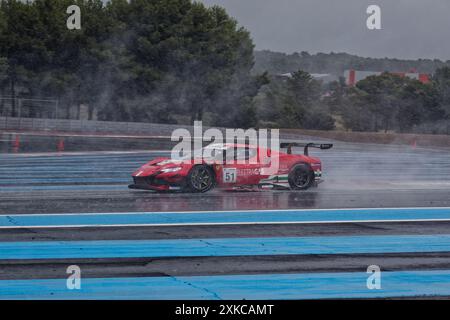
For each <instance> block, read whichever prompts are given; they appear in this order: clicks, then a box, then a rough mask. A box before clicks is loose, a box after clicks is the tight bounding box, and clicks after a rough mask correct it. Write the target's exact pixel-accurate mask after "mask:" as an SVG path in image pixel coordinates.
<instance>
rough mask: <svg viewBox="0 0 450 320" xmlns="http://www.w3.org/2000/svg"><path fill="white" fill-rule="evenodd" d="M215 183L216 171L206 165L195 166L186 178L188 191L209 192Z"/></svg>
mask: <svg viewBox="0 0 450 320" xmlns="http://www.w3.org/2000/svg"><path fill="white" fill-rule="evenodd" d="M214 185H215V178H214V172H213V171H212V170H211V168H209V167H208V166H205V165H198V166H195V167H193V168H192V169H191V171H190V172H189V174H188V176H187V178H186V191H188V192H207V191H209V190H211V189H212V188H213V187H214Z"/></svg>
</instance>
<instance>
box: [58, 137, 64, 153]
mask: <svg viewBox="0 0 450 320" xmlns="http://www.w3.org/2000/svg"><path fill="white" fill-rule="evenodd" d="M57 148H58V152H62V151H64V139H63V138H61V139H59V142H58V147H57Z"/></svg>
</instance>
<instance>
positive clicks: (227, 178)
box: [223, 168, 237, 183]
mask: <svg viewBox="0 0 450 320" xmlns="http://www.w3.org/2000/svg"><path fill="white" fill-rule="evenodd" d="M236 178H237V173H236V168H223V182H224V183H235V182H236Z"/></svg>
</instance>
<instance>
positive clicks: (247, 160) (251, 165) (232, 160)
mask: <svg viewBox="0 0 450 320" xmlns="http://www.w3.org/2000/svg"><path fill="white" fill-rule="evenodd" d="M227 153H228V155H230V154H232V152H231V151H228V150H227ZM257 156H258V152H257V148H256V147H250V146H245V147H237V148H236V149H235V152H234V154H233V155H232V157H230V156H227V158H226V160H227V161H225V163H224V164H223V165H222V167H221V174H219V175H220V182H221V184H223V185H224V186H225V187H226V186H235V185H254V184H258V182H259V179H260V165H259V163H258V160H257V159H258V158H257Z"/></svg>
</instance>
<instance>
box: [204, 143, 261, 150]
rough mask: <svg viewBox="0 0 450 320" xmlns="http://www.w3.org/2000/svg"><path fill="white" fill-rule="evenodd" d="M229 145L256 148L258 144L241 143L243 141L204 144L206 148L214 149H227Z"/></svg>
mask: <svg viewBox="0 0 450 320" xmlns="http://www.w3.org/2000/svg"><path fill="white" fill-rule="evenodd" d="M230 147H237V148H255V149H256V148H258V146H254V145H250V144H243V143H215V144H210V145H208V146H206V148H214V149H228V148H230Z"/></svg>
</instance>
